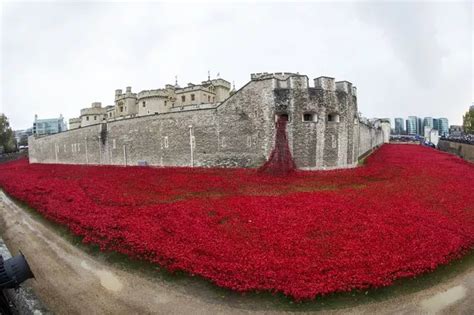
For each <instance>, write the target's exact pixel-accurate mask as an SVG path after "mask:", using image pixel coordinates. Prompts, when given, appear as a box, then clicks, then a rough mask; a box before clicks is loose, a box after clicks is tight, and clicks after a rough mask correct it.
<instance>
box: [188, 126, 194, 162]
mask: <svg viewBox="0 0 474 315" xmlns="http://www.w3.org/2000/svg"><path fill="white" fill-rule="evenodd" d="M188 127H189V147H190V149H191V167H194V145H193V125H189V126H188Z"/></svg>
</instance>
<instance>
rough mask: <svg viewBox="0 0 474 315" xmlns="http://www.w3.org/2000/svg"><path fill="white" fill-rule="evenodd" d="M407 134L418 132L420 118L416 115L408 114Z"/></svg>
mask: <svg viewBox="0 0 474 315" xmlns="http://www.w3.org/2000/svg"><path fill="white" fill-rule="evenodd" d="M406 127H407V135H416V134H418V118H417V117H416V116H408V119H407V121H406Z"/></svg>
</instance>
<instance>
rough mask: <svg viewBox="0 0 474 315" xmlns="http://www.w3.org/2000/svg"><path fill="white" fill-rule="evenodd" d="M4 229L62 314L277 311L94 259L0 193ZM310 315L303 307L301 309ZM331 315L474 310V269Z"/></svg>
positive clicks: (43, 294)
mask: <svg viewBox="0 0 474 315" xmlns="http://www.w3.org/2000/svg"><path fill="white" fill-rule="evenodd" d="M0 234H1V236H2V237H3V239H4V241H5V243H6V244H7V245H8V247H9V249H10V250H11V251H12V253H17V251H18V250H19V249H21V250H22V252H23V253H24V254H25V256H26V257H27V259H28V261H29V263H30V265H31V268H32V270H33V272H34V274H35V276H36V280H29V281H28V283H29V285H31V286H32V287H33V289H34V291H35V292H36V293H37V295H38V296H39V297H40V299H41V300H42V301H43V302H44V303H45V304H46V306H47V307H48V308H49V309H50V310H52V311H53V312H55V313H57V314H138V313H139V314H151V313H154V314H156V313H158V314H248V313H252V314H274V313H283V312H285V311H283V310H281V309H280V308H279V307H278V306H276V305H275V304H274V303H271V302H270V301H268V299H267V300H265V299H263V300H262V301H260V300H258V301H257V300H255V299H254V298H247V297H245V296H240V295H239V297H238V298H235V297H230V298H229V297H225V296H223V295H222V294H223V293H222V292H221V291H219V290H213V289H211V288H209V286H208V285H205V284H203V283H202V281H201V282H199V281H194V280H193V279H190V280H184V281H182V280H179V281H168V280H164V279H162V278H160V277H150V276H146V274H145V273H144V272H141V271H135V270H130V268H125V269H124V268H119V267H118V266H116V265H115V264H112V265H111V264H110V263H107V262H105V261H104V259H102V258H101V257H95V256H91V255H89V254H87V253H85V252H84V251H82V250H81V249H79V248H77V247H76V246H74V245H72V244H71V243H70V242H68V241H67V240H65V239H63V238H62V237H61V236H60V235H58V233H57V232H55V231H53V230H51V229H50V228H49V227H47V226H45V225H44V224H42V223H41V222H39V221H38V220H36V219H34V218H33V217H32V216H31V215H30V214H29V213H28V212H26V211H25V210H23V209H22V208H20V207H18V206H17V205H16V204H14V203H13V202H12V201H11V200H10V199H9V198H7V197H6V196H5V194H3V193H2V192H1V191H0ZM295 313H303V312H295ZM323 313H325V314H434V313H440V314H474V266H472V267H469V268H468V270H466V271H465V272H463V273H461V274H459V275H457V276H455V277H453V278H451V279H450V280H448V281H446V282H444V283H440V284H437V285H435V286H433V287H431V288H429V289H426V290H422V291H419V292H416V293H411V294H406V295H403V296H398V297H394V298H391V299H388V300H386V301H384V302H378V303H371V304H363V305H359V306H356V307H353V308H346V309H338V310H324V311H323Z"/></svg>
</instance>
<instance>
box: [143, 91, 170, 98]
mask: <svg viewBox="0 0 474 315" xmlns="http://www.w3.org/2000/svg"><path fill="white" fill-rule="evenodd" d="M137 96H138V99H142V98H147V97H168V96H169V91H168V90H166V89H157V90H144V91H141V92H139V93H138V95H137Z"/></svg>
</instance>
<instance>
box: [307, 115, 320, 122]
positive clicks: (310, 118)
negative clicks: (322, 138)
mask: <svg viewBox="0 0 474 315" xmlns="http://www.w3.org/2000/svg"><path fill="white" fill-rule="evenodd" d="M303 121H306V122H316V121H318V116H316V114H313V113H304V114H303Z"/></svg>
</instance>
